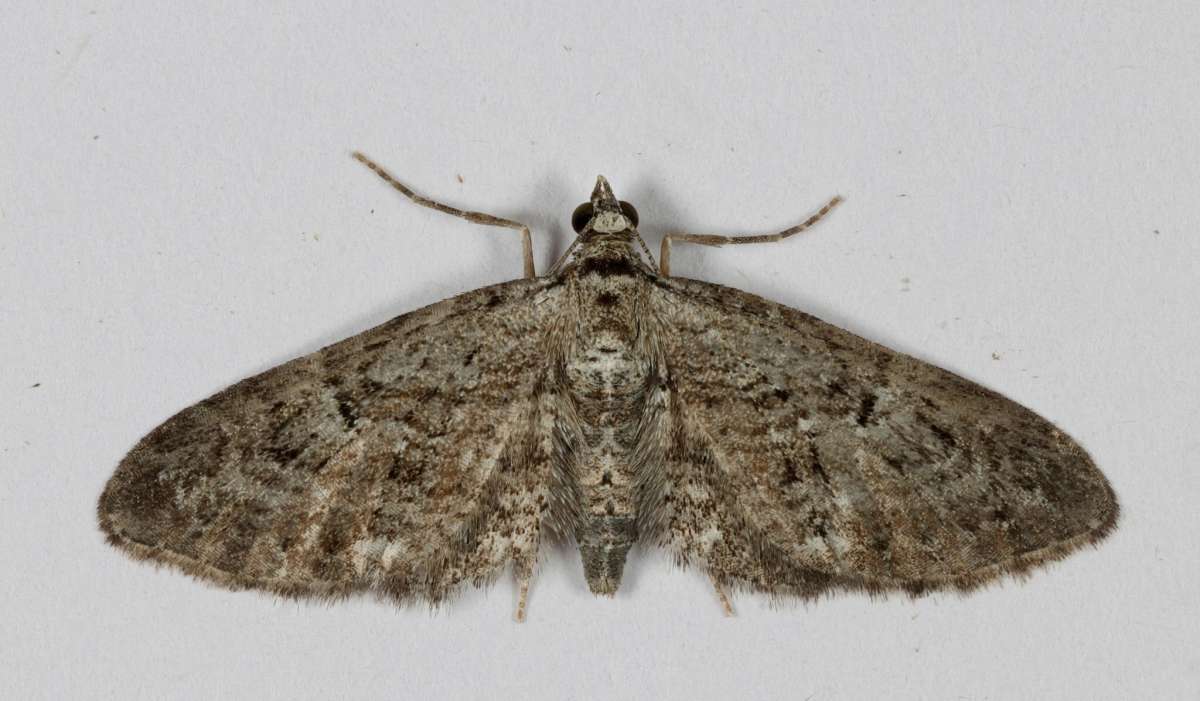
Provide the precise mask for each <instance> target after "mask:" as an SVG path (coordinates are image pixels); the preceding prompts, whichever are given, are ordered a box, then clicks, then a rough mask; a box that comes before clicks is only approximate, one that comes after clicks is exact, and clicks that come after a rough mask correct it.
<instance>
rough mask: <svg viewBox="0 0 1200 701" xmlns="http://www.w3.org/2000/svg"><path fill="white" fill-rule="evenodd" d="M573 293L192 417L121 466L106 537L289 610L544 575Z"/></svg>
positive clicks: (388, 341) (401, 324)
mask: <svg viewBox="0 0 1200 701" xmlns="http://www.w3.org/2000/svg"><path fill="white" fill-rule="evenodd" d="M556 296H557V292H556V291H555V290H554V289H552V288H549V287H548V285H547V283H546V282H545V281H542V280H520V281H515V282H510V283H505V284H501V285H496V286H493V287H488V288H484V289H481V290H477V291H474V292H469V293H467V294H464V295H461V296H459V297H456V298H453V299H449V300H446V301H444V302H440V303H437V304H434V305H432V306H430V307H426V308H425V309H421V310H419V311H415V312H412V313H409V314H405V315H403V316H400V317H397V318H395V319H393V320H391V321H389V322H386V323H384V324H382V325H380V326H378V327H376V328H374V329H371V330H369V331H366V332H364V333H362V334H359V335H357V336H354V337H352V338H349V339H346V340H344V341H342V342H340V343H336V344H334V345H331V346H329V347H327V348H324V349H322V350H319V351H317V352H315V353H312V354H310V355H307V356H304V357H301V358H298V359H296V360H293V361H291V362H288V363H285V364H284V365H281V366H279V367H276V368H273V369H271V370H268V371H266V372H264V373H262V374H260V375H257V376H255V377H251V378H249V379H247V380H244V381H242V382H239V383H238V384H236V385H233V386H232V387H229V388H228V389H226V390H224V391H222V392H220V393H218V394H216V395H214V396H212V397H210V398H208V399H206V400H204V401H202V402H200V403H198V404H196V405H194V406H191V407H188V408H187V409H184V410H183V411H181V412H179V413H178V414H176V415H175V416H174V417H172V418H171V419H169V420H168V421H166V422H165V423H164V424H162V425H161V426H159V427H158V428H156V429H154V430H153V431H152V432H150V434H149V435H147V436H146V437H145V438H143V439H142V440H141V441H140V442H139V443H138V444H137V445H136V446H135V447H134V448H133V450H131V451H130V452H129V454H128V455H127V456H126V457H125V458H124V460H123V461H122V462H121V464H120V466H119V467H118V468H117V471H116V473H115V474H114V475H113V477H112V479H111V480H110V481H109V483H108V485H107V487H106V488H105V490H104V493H103V495H102V496H101V498H100V503H99V519H100V526H101V528H102V530H103V531H104V532H105V533H106V534H107V535H108V539H109V542H111V543H112V544H114V545H116V546H118V547H120V548H121V549H123V550H125V551H127V552H128V553H130V554H132V555H134V556H136V557H138V558H148V559H151V560H155V561H158V562H162V563H167V564H170V565H175V566H178V567H180V568H181V569H183V570H185V571H186V572H188V573H190V574H192V575H195V576H197V577H201V578H204V579H208V580H212V581H215V582H217V583H220V584H222V585H225V586H227V587H230V588H256V589H264V590H268V591H272V592H276V593H279V594H284V595H289V596H319V597H328V596H339V595H343V594H346V593H349V592H352V591H355V590H360V589H373V590H375V591H377V592H379V593H381V594H384V595H388V596H391V597H393V598H395V599H397V600H402V601H403V600H409V599H414V598H417V599H425V600H429V601H433V602H436V601H438V600H440V599H442V598H443V597H444V596H445V595H446V594H448V593H449V592H450V591H451V590H452V589H453V588H454V587H455V585H457V584H459V583H461V582H465V581H469V582H472V583H475V584H477V585H478V584H481V583H483V582H487V581H490V580H491V579H492V578H493V577H494V576H495V575H496V574H497V573H498V572H499V571H500V570H501V569H503V568H504V567H505V565H507V564H508V563H509V562H510V561H516V562H517V563H518V564H519V565H520V566H522V567H531V566H532V562H533V557H534V556H535V553H536V549H537V541H538V537H539V533H540V531H539V529H540V527H541V525H542V522H543V517H544V516H545V510H546V507H545V504H546V501H547V500H546V498H545V489H546V483H547V479H548V477H547V474H548V455H549V451H550V449H551V446H550V442H549V441H550V438H549V437H547V436H545V435H543V434H544V433H545V431H542V430H539V425H541V423H542V421H543V419H542V418H541V417H540V413H541V412H542V411H543V409H541V408H540V407H539V404H538V402H537V399H536V394H537V387H538V383H539V378H540V376H541V374H542V369H543V367H544V363H543V362H542V358H541V350H542V349H541V347H540V344H541V342H542V339H543V338H544V337H545V329H546V326H547V324H546V321H547V317H548V315H550V314H551V313H552V312H553V309H554V307H555V306H556V305H555V304H554V301H555V298H556Z"/></svg>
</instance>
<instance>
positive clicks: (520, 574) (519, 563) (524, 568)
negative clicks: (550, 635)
mask: <svg viewBox="0 0 1200 701" xmlns="http://www.w3.org/2000/svg"><path fill="white" fill-rule="evenodd" d="M533 567H534V563H533V562H532V560H531V559H527V558H520V559H517V560H514V561H513V574H514V575H515V576H516V580H517V589H518V594H517V611H516V614H514V616H513V617H514V618H515V619H516V621H517V623H524V622H525V608H526V602H528V600H529V582H530V581H532V580H533Z"/></svg>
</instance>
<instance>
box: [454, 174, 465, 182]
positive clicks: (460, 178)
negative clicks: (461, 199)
mask: <svg viewBox="0 0 1200 701" xmlns="http://www.w3.org/2000/svg"><path fill="white" fill-rule="evenodd" d="M454 177H456V178H458V182H460V183H461V182H463V176H462V175H455V176H454Z"/></svg>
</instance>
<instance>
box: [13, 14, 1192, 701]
mask: <svg viewBox="0 0 1200 701" xmlns="http://www.w3.org/2000/svg"><path fill="white" fill-rule="evenodd" d="M340 4H341V3H316V2H313V3H297V4H296V5H294V6H285V5H282V4H278V5H272V4H267V3H264V4H263V5H269V6H264V7H254V8H252V7H250V5H251V4H250V3H239V2H230V3H219V2H204V3H194V2H192V3H181V2H134V3H105V2H98V3H86V4H70V3H59V4H57V6H55V7H48V6H46V5H45V4H43V3H40V2H38V3H34V2H17V3H16V5H15V6H13V5H10V6H8V8H7V9H6V10H5V11H4V12H3V19H2V20H0V90H2V94H0V102H2V103H3V105H4V107H3V109H2V110H0V163H2V164H3V167H0V322H2V325H0V338H2V340H0V367H2V368H3V372H2V373H0V397H2V398H3V402H2V403H0V500H2V505H0V553H3V558H4V560H3V567H2V568H0V591H2V592H3V594H4V595H3V596H0V620H2V621H3V625H0V648H2V650H0V667H2V673H0V690H7V692H6V693H4V694H2V695H4V696H6V697H8V698H26V697H35V698H36V697H44V698H65V697H75V698H80V697H84V698H91V697H95V698H122V699H123V698H161V697H176V698H215V697H242V698H329V697H333V696H343V695H344V696H347V697H381V698H382V697H389V698H396V697H399V698H426V697H442V698H492V697H493V694H495V695H497V696H499V697H522V698H580V699H586V698H626V697H633V698H695V699H705V698H748V697H762V698H787V699H858V698H872V697H882V696H884V695H887V696H889V697H894V698H914V699H915V698H928V699H1021V698H1031V697H1037V698H1113V699H1127V698H1135V697H1142V698H1183V697H1194V696H1195V695H1196V694H1198V693H1200V672H1198V671H1197V670H1198V665H1200V633H1198V632H1197V629H1198V626H1197V624H1196V620H1197V616H1198V615H1200V597H1198V596H1197V593H1196V592H1197V584H1198V580H1200V556H1198V554H1197V541H1196V536H1195V534H1196V532H1197V527H1198V526H1200V516H1198V515H1197V508H1196V499H1197V497H1198V496H1200V494H1198V491H1200V490H1198V487H1200V480H1198V477H1197V475H1198V472H1200V470H1198V467H1197V462H1196V457H1195V456H1196V452H1197V447H1200V438H1197V436H1198V435H1200V433H1198V432H1197V429H1196V421H1197V417H1198V414H1200V412H1198V411H1197V409H1198V408H1200V406H1198V400H1197V396H1198V392H1200V372H1197V370H1198V365H1200V363H1198V362H1197V359H1196V358H1197V355H1196V348H1197V346H1198V345H1200V331H1198V328H1200V324H1198V323H1197V317H1198V315H1197V312H1198V311H1200V304H1198V303H1197V299H1200V282H1198V281H1197V273H1196V267H1197V261H1198V260H1200V257H1198V254H1200V238H1198V237H1197V228H1198V227H1197V224H1198V214H1200V197H1198V196H1197V193H1198V192H1200V190H1198V189H1197V187H1198V186H1197V183H1198V182H1200V178H1198V177H1197V176H1198V174H1197V164H1198V163H1200V136H1198V131H1200V130H1198V129H1197V121H1196V114H1197V112H1198V108H1200V101H1198V96H1200V93H1198V92H1197V78H1196V77H1197V75H1200V50H1198V49H1197V29H1196V28H1197V26H1200V11H1198V10H1197V9H1196V5H1195V4H1193V3H1187V2H1184V3H1168V2H1160V3H1152V4H1150V5H1147V6H1141V7H1139V6H1137V5H1136V4H1122V3H1115V2H1101V3H1095V2H1088V3H1084V2H1057V3H1047V4H1045V5H1043V4H1041V3H977V4H975V5H976V6H975V7H974V8H971V7H963V4H962V3H957V2H946V3H928V2H921V3H911V4H909V5H908V6H904V4H902V3H846V2H823V3H805V4H804V5H803V6H797V4H796V3H792V2H781V3H777V4H752V3H710V6H709V7H700V6H697V5H694V4H690V3H679V4H659V3H644V2H630V3H622V2H606V3H580V4H577V5H573V6H572V5H571V4H569V3H558V4H556V5H555V6H553V7H551V6H550V4H549V3H546V4H539V3H528V4H513V5H493V4H490V3H489V4H484V3H481V4H480V5H478V6H473V5H468V4H460V3H419V4H410V5H406V4H404V3H397V2H391V3H378V4H371V3H354V4H353V6H352V7H350V8H349V9H342V8H339V7H338V5H340ZM198 6H199V7H198ZM353 149H362V150H363V151H365V152H366V153H368V154H369V155H371V156H372V157H374V158H376V159H377V160H379V161H380V162H381V163H382V164H383V165H385V166H386V167H388V168H390V169H392V170H393V171H394V172H395V173H396V174H397V175H398V176H400V177H401V178H402V179H404V180H405V181H406V182H408V183H410V184H411V185H413V186H414V187H416V188H417V189H419V190H420V191H422V192H424V193H426V194H429V195H431V196H435V197H439V198H443V199H445V200H447V201H449V202H451V203H454V204H458V205H462V206H466V207H470V208H476V209H481V210H484V211H488V212H493V213H496V214H498V215H500V216H505V217H509V218H514V219H518V220H521V221H525V222H528V223H529V224H530V225H532V226H533V228H534V248H535V254H536V259H537V263H538V266H539V270H545V268H546V267H547V266H548V265H549V264H550V262H552V261H553V260H554V259H555V258H556V257H557V255H558V254H560V253H561V252H562V251H563V250H564V248H565V246H566V245H567V244H568V243H569V241H570V240H571V232H570V226H569V218H570V213H571V211H572V209H573V208H574V207H575V205H577V204H578V203H580V202H581V201H583V200H584V199H585V198H586V196H587V194H588V192H589V191H590V187H591V185H592V183H593V182H594V180H595V176H596V174H597V173H601V172H602V173H603V174H605V175H606V176H608V178H609V179H610V180H611V182H612V183H613V186H614V188H615V189H616V191H617V194H618V195H619V196H620V197H622V198H623V199H627V200H629V201H631V202H633V203H634V204H635V205H636V206H637V207H638V209H639V210H640V213H641V220H642V230H643V233H644V234H646V235H647V236H648V238H649V243H650V245H651V247H652V248H653V249H655V250H657V248H656V247H657V244H658V241H659V239H660V237H661V235H662V234H663V233H664V232H665V231H668V230H683V231H695V232H708V233H731V234H733V233H758V232H770V231H773V230H777V229H779V228H783V227H784V226H786V225H789V224H791V223H794V222H796V221H798V220H800V219H802V218H803V217H804V216H807V215H808V214H809V213H811V212H812V211H813V210H814V209H815V208H816V207H818V206H819V205H820V204H821V203H823V202H824V201H825V200H826V199H827V198H829V197H830V196H832V195H834V194H837V193H841V194H842V195H844V196H845V197H846V203H845V204H844V205H843V206H842V207H841V208H840V209H839V210H838V211H837V212H836V213H835V214H834V215H833V216H832V217H831V218H830V219H828V220H827V221H826V222H823V223H822V224H821V225H820V226H819V227H818V228H817V229H815V230H813V231H811V232H809V233H807V234H805V235H803V236H802V237H800V238H796V239H792V240H789V241H787V242H786V243H779V244H774V245H769V246H767V245H764V246H757V247H740V248H726V249H701V248H696V247H687V246H678V247H676V249H675V255H674V258H673V270H674V272H675V273H676V274H679V275H684V276H688V277H698V278H702V279H707V280H711V281H715V282H720V283H724V284H729V285H734V286H737V287H741V288H743V289H746V290H749V291H752V292H755V293H758V294H761V295H764V296H766V297H769V298H772V299H775V300H778V301H780V302H783V303H785V304H789V305H793V306H796V307H799V308H802V309H804V310H806V311H809V312H811V313H814V314H816V315H817V316H819V317H822V318H824V319H825V320H827V321H830V322H833V323H836V324H839V325H842V326H844V327H846V328H849V329H850V330H852V331H854V332H856V333H859V334H862V335H865V336H867V337H869V338H871V339H873V340H877V341H880V342H883V343H885V344H888V345H891V346H892V347H895V348H897V349H899V350H902V351H905V352H908V353H912V354H915V355H917V356H918V357H921V358H923V359H926V360H929V361H933V362H936V363H938V364H941V365H943V366H945V367H948V368H950V369H953V370H955V371H956V372H959V373H961V374H964V375H966V376H967V377H970V378H972V379H974V380H977V381H979V382H982V383H984V384H986V385H988V386H990V387H993V388H995V389H997V390H999V391H1001V392H1003V393H1005V394H1008V395H1009V396H1011V397H1013V398H1014V399H1016V400H1018V401H1020V402H1022V403H1024V404H1026V405H1028V406H1030V407H1031V408H1033V409H1034V410H1036V411H1037V412H1039V413H1041V414H1043V415H1044V416H1046V417H1048V418H1050V419H1051V420H1053V421H1055V422H1056V423H1058V424H1059V425H1060V426H1062V427H1063V428H1064V429H1066V430H1067V431H1068V432H1070V433H1071V434H1072V435H1073V436H1075V437H1076V438H1078V439H1079V441H1080V442H1081V443H1082V444H1083V445H1084V446H1085V447H1086V448H1087V449H1088V450H1089V451H1090V452H1091V453H1092V455H1093V456H1094V457H1095V458H1096V461H1097V462H1098V463H1099V465H1100V466H1101V468H1102V469H1103V470H1104V471H1105V473H1106V474H1107V475H1108V477H1109V478H1110V479H1111V481H1112V483H1113V485H1114V487H1115V488H1116V490H1117V493H1118V495H1119V496H1120V498H1121V501H1122V506H1123V508H1124V512H1123V518H1122V522H1121V525H1120V527H1119V529H1118V530H1117V532H1116V533H1115V534H1114V535H1113V536H1112V537H1111V538H1110V539H1109V540H1108V541H1107V542H1106V543H1105V544H1103V546H1102V547H1101V548H1099V549H1096V550H1087V551H1085V552H1082V553H1080V554H1078V555H1076V556H1075V557H1072V558H1071V559H1069V560H1066V561H1064V562H1062V563H1060V564H1058V565H1055V566H1052V567H1050V568H1049V569H1047V570H1042V571H1039V572H1038V573H1036V575H1035V576H1034V577H1033V578H1032V579H1030V580H1028V581H1027V582H1024V583H1018V582H1013V581H1009V582H1006V583H1005V584H1003V585H1002V586H995V587H991V588H988V589H986V590H984V591H982V592H979V593H977V594H975V595H972V596H970V597H966V598H962V597H958V596H953V595H936V596H931V597H928V598H924V599H921V600H918V601H915V602H913V601H910V600H908V599H906V598H904V597H893V598H889V599H886V600H871V599H869V598H867V597H865V596H861V595H840V596H837V597H834V598H832V599H829V600H825V601H821V602H819V603H815V604H811V605H807V606H796V607H787V608H783V609H779V608H774V607H772V606H770V605H769V604H768V603H767V602H766V601H765V600H763V599H758V598H755V597H752V596H739V597H737V598H736V599H735V601H734V605H735V607H736V608H737V611H738V615H737V616H736V617H735V618H724V617H722V615H721V610H720V607H719V604H718V603H717V601H716V598H715V596H714V594H713V592H712V590H711V588H710V586H709V584H708V582H707V581H706V580H705V579H704V578H703V577H702V576H701V575H700V574H698V573H696V572H691V571H680V570H677V569H674V568H673V567H672V566H671V565H670V563H669V562H668V561H667V560H666V558H665V557H663V556H661V555H658V554H655V553H653V552H646V551H644V550H643V551H640V552H638V551H635V552H634V554H633V555H632V556H631V562H630V565H629V568H628V570H627V575H626V580H625V582H624V584H623V586H622V588H621V590H620V593H619V595H618V596H617V597H616V598H615V599H614V600H608V599H600V598H596V597H593V596H592V595H591V594H590V593H589V592H588V590H587V587H586V584H585V582H584V579H583V575H582V569H581V567H580V564H579V559H578V554H577V552H574V551H572V550H569V549H566V548H558V549H555V550H551V551H550V552H549V553H548V557H547V558H546V561H545V562H544V564H543V566H542V568H541V570H540V574H539V577H538V579H537V581H536V583H535V587H534V590H533V592H532V596H531V601H530V607H531V608H530V614H529V620H528V622H527V623H525V624H523V625H517V624H514V623H513V621H512V609H513V604H514V599H515V594H514V587H513V585H512V583H511V581H510V580H509V579H507V578H505V579H503V580H502V581H501V582H500V583H499V584H497V585H496V586H495V587H493V588H492V589H491V590H488V591H486V592H475V591H471V592H468V593H467V594H466V595H464V596H463V597H462V598H461V599H459V600H458V601H456V602H455V603H454V604H452V605H451V606H449V607H447V608H445V609H443V610H441V611H440V612H438V613H436V614H434V615H432V616H431V615H430V614H428V613H427V612H425V611H423V610H396V609H394V608H392V607H390V606H388V605H385V604H381V603H379V602H376V601H374V600H372V599H370V598H359V599H354V600H351V601H349V602H345V603H341V604H337V605H333V606H322V605H311V604H303V603H295V602H288V601H280V600H277V599H273V598H271V597H269V596H265V595H258V594H254V593H245V592H243V593H230V592H226V591H224V590H220V589H217V588H213V587H211V586H206V585H202V584H200V583H197V582H195V581H193V580H190V579H189V578H187V577H185V576H183V575H181V574H178V573H176V572H173V571H167V570H160V571H156V570H155V569H154V568H152V567H149V566H147V565H145V564H136V563H133V562H131V561H129V560H127V559H126V558H124V557H123V556H121V555H120V554H119V553H117V552H116V551H115V550H113V549H111V548H109V547H107V546H105V545H104V544H103V541H102V538H101V536H100V534H99V532H98V531H97V529H96V526H95V518H94V504H95V500H96V497H97V496H98V494H99V492H100V489H101V487H102V486H103V484H104V482H105V480H106V479H107V478H108V477H109V475H110V474H111V472H112V470H113V468H114V467H115V465H116V463H117V462H118V460H119V459H120V458H121V456H122V455H123V454H124V453H125V451H126V450H128V449H129V448H130V447H131V446H132V444H133V443H134V442H135V441H136V440H137V439H138V438H139V437H141V436H142V435H143V434H144V433H145V432H147V431H148V430H149V429H150V428H152V427H153V426H155V425H156V424H158V423H159V422H160V421H162V420H164V419H166V418H167V417H168V416H169V415H170V414H172V413H173V412H175V411H176V410H178V409H180V408H182V407H183V406H185V405H188V404H190V403H192V402H195V401H197V400H199V399H201V398H203V397H205V396H207V395H209V394H211V393H212V392H214V391H216V390H217V389H220V388H221V387H223V386H225V385H226V384H229V383H231V382H233V381H235V380H237V379H240V378H241V377H243V376H246V375H248V374H251V373H254V372H257V371H260V370H263V369H266V368H268V367H271V366H273V365H275V364H277V363H279V362H281V361H283V360H286V359H288V358H290V357H293V356H295V355H297V354H300V353H304V352H308V351H311V350H315V349H317V348H319V347H321V346H322V345H324V344H327V343H329V342H332V341H334V340H337V339H339V338H342V337H344V336H346V335H349V334H352V333H354V332H357V331H359V330H363V329H365V328H367V327H369V326H372V325H374V324H376V323H378V322H381V321H383V320H385V319H388V318H390V317H392V316H394V315H396V314H399V313H401V312H404V311H407V310H411V309H414V308H417V307H419V306H422V305H425V304H427V303H430V302H433V301H436V300H438V299H441V298H444V297H447V296H450V295H453V294H455V293H458V292H461V291H465V290H470V289H473V288H476V287H480V286H482V285H486V284H490V283H494V282H498V281H502V280H506V279H511V278H514V277H517V276H518V275H519V274H520V248H519V245H518V243H517V240H516V237H515V236H514V235H512V233H511V232H508V231H504V230H495V229H486V228H481V227H477V226H473V225H471V224H467V223H464V222H460V221H457V220H453V219H450V218H448V217H446V216H444V215H440V214H438V213H436V212H430V211H427V210H423V209H421V208H418V207H416V206H413V205H411V204H409V203H407V202H405V201H403V200H402V199H400V198H399V197H398V196H397V195H396V194H395V193H393V192H391V191H390V190H388V189H387V188H386V187H385V186H384V185H383V184H382V183H380V182H379V181H378V180H377V179H376V178H375V177H374V176H372V175H371V174H370V172H368V171H367V170H366V169H365V168H363V167H362V166H361V165H359V164H358V163H356V162H354V161H353V160H352V159H351V158H350V156H349V154H350V151H351V150H353ZM459 176H461V179H462V181H461V182H460V181H459Z"/></svg>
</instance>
